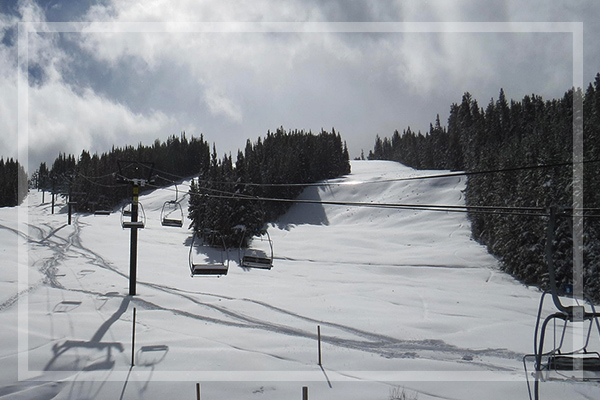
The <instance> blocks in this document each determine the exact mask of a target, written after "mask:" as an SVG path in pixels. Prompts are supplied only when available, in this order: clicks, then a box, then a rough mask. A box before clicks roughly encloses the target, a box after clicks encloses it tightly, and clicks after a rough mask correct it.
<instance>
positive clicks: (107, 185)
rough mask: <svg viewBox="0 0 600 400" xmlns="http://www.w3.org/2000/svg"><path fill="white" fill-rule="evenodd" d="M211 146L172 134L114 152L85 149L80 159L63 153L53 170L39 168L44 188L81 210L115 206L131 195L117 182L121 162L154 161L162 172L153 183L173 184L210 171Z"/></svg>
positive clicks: (53, 165)
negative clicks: (152, 141)
mask: <svg viewBox="0 0 600 400" xmlns="http://www.w3.org/2000/svg"><path fill="white" fill-rule="evenodd" d="M209 154H210V146H209V144H208V143H207V142H206V141H205V140H204V138H203V136H200V138H194V137H192V138H191V139H189V140H188V139H187V138H186V136H185V133H182V134H181V136H180V137H177V136H174V135H173V136H170V137H169V138H168V139H167V141H166V142H162V143H161V141H160V140H158V139H157V140H156V141H155V142H154V143H153V144H152V145H151V146H143V145H142V144H139V145H138V146H137V147H133V146H126V147H124V148H115V147H113V148H112V149H111V151H110V152H107V153H102V154H101V155H97V154H94V155H91V154H90V153H89V152H88V151H86V150H83V151H82V152H81V155H80V156H79V159H76V158H75V157H74V156H72V155H65V154H59V155H58V157H57V158H56V160H55V161H54V163H53V164H52V168H51V169H50V170H48V169H47V167H46V164H45V163H42V164H41V165H40V167H39V169H38V171H36V174H35V175H36V177H38V179H37V184H36V187H37V188H38V189H40V190H44V191H49V192H51V193H54V194H57V195H62V196H64V197H69V195H70V197H71V201H74V202H77V206H76V209H77V211H79V212H92V211H94V210H101V209H102V210H109V209H113V208H114V207H116V206H117V205H119V204H121V203H122V202H123V201H125V200H127V199H130V198H131V188H130V186H129V185H128V184H119V183H117V180H116V176H115V173H116V172H117V171H118V170H119V164H118V162H119V161H141V162H153V163H154V164H155V168H156V170H157V171H160V173H159V174H157V175H159V176H157V177H156V180H155V182H154V183H153V184H152V186H148V187H146V188H145V189H146V190H148V189H152V188H154V187H156V186H165V185H170V184H172V183H173V181H177V180H180V179H181V177H188V176H189V177H191V176H195V175H198V174H199V173H200V174H202V173H204V172H205V171H207V170H208V167H209V166H208V163H209V161H210V159H209V157H208V155H209Z"/></svg>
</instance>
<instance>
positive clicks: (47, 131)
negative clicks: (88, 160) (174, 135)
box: [0, 1, 174, 168]
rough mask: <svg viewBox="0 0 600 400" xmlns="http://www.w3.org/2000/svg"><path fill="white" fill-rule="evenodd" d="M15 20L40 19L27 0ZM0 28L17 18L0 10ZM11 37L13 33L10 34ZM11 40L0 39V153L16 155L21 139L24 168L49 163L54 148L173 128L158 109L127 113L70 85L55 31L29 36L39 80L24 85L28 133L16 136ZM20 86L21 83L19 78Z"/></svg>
mask: <svg viewBox="0 0 600 400" xmlns="http://www.w3.org/2000/svg"><path fill="white" fill-rule="evenodd" d="M19 10H20V13H21V15H22V18H21V19H20V20H21V21H31V22H39V21H43V20H44V15H43V12H42V10H41V9H40V8H39V7H38V6H37V5H36V4H35V3H33V2H31V1H25V2H22V3H21V5H20V9H19ZM0 17H1V19H0V29H2V30H1V31H0V32H1V34H2V35H3V34H4V32H6V31H7V30H9V29H14V28H15V27H16V25H17V23H18V22H19V21H20V20H19V19H18V18H15V17H8V16H6V15H3V14H0ZM15 40H16V38H15ZM16 49H17V47H16V45H12V46H9V45H6V44H0V130H1V131H2V135H0V156H5V157H17V154H18V153H17V143H19V142H21V143H22V144H27V145H28V149H26V151H28V153H29V155H30V156H29V164H30V167H32V168H36V167H37V166H38V165H39V162H41V161H48V162H52V160H53V159H54V158H55V157H56V156H57V153H58V152H59V151H60V152H65V153H72V154H76V155H78V154H79V153H80V152H81V151H82V150H83V149H87V150H91V151H98V152H102V151H108V150H110V147H111V146H112V145H113V144H116V145H123V144H132V143H137V142H139V141H145V140H146V139H147V138H148V135H152V136H153V137H155V138H156V137H162V136H164V135H165V134H166V133H169V132H170V130H172V129H173V127H174V123H173V120H172V119H171V118H170V117H168V116H166V115H165V114H164V113H162V112H160V111H153V110H147V111H145V112H143V113H136V112H133V111H132V110H131V109H130V108H128V107H127V106H125V105H123V104H120V103H118V102H115V101H113V100H111V99H108V98H105V97H103V96H101V95H99V94H97V93H95V92H93V91H92V90H91V89H90V88H85V87H84V88H80V87H79V88H74V87H72V86H71V85H69V84H67V83H66V82H65V79H64V77H65V74H66V73H67V71H68V64H69V62H70V61H72V60H71V59H70V56H67V54H66V53H65V52H64V51H63V50H61V48H60V47H59V46H58V45H57V34H52V33H50V34H49V33H39V34H30V35H29V46H28V63H29V66H30V68H31V67H35V68H37V69H38V75H40V76H41V77H42V79H40V80H38V81H37V82H34V83H33V84H32V85H31V86H29V89H28V120H27V123H28V125H27V126H28V138H27V140H21V141H19V140H18V139H17V132H18V123H19V121H18V120H17V119H18V112H17V111H18V110H17V104H18V91H17V86H18V85H17V83H18V79H19V78H18V74H17V68H18V64H17V61H16V60H17V54H16ZM21 85H23V86H24V87H27V86H28V83H27V82H21Z"/></svg>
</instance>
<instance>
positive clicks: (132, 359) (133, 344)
mask: <svg viewBox="0 0 600 400" xmlns="http://www.w3.org/2000/svg"><path fill="white" fill-rule="evenodd" d="M134 359H135V307H133V327H132V329H131V366H132V367H133V366H134V365H135V362H134V361H135V360H134Z"/></svg>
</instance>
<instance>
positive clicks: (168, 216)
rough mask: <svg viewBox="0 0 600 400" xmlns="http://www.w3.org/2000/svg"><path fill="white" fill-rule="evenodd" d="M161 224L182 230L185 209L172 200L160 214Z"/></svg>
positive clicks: (166, 203) (164, 205)
mask: <svg viewBox="0 0 600 400" xmlns="http://www.w3.org/2000/svg"><path fill="white" fill-rule="evenodd" d="M160 222H161V224H162V226H172V227H176V228H181V227H182V226H183V209H182V208H181V204H179V203H178V202H177V201H176V200H171V201H167V202H165V204H163V207H162V210H161V212H160Z"/></svg>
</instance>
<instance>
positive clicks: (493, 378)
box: [0, 161, 600, 400]
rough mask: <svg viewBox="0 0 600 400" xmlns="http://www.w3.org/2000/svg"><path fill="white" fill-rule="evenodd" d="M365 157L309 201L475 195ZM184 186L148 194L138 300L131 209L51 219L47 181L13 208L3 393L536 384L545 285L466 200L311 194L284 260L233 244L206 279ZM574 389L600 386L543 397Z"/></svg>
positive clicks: (322, 392)
mask: <svg viewBox="0 0 600 400" xmlns="http://www.w3.org/2000/svg"><path fill="white" fill-rule="evenodd" d="M352 171H353V172H352V173H351V174H350V175H348V176H346V177H343V178H340V179H337V180H332V181H329V182H324V183H323V185H321V186H318V187H317V186H313V187H309V188H307V189H306V190H305V191H304V192H303V194H302V195H301V198H302V199H310V200H323V201H336V202H373V203H407V204H443V205H461V204H464V203H463V197H462V192H461V191H462V190H463V189H464V185H465V178H464V177H449V178H440V179H423V180H409V181H406V180H405V181H397V180H396V181H394V179H396V178H402V177H409V176H419V175H430V174H437V173H439V171H415V170H413V169H410V168H407V167H404V166H402V165H400V164H397V163H392V162H375V161H368V162H366V161H354V162H353V163H352ZM182 188H183V189H182ZM179 190H180V193H181V191H182V190H183V191H185V184H183V185H179ZM174 197H175V191H174V189H173V188H165V189H160V190H156V191H154V192H152V193H150V194H147V195H144V196H141V197H140V201H141V202H142V204H143V206H144V209H145V211H146V216H147V225H146V228H145V229H143V230H141V231H140V232H139V246H138V282H137V295H136V296H134V297H130V296H128V295H127V293H128V286H129V280H128V276H129V231H128V230H123V229H122V228H121V226H120V215H119V212H117V211H115V212H114V213H112V214H111V215H109V216H94V215H76V216H75V217H74V219H73V224H72V225H67V224H66V222H67V215H66V213H65V212H66V208H65V206H64V204H59V205H58V206H57V212H56V213H55V214H54V215H52V214H51V212H50V204H49V196H48V195H46V202H45V203H43V204H42V202H41V193H38V192H36V191H32V192H31V193H30V195H29V196H28V198H27V201H26V203H25V204H24V205H23V206H21V207H18V208H12V209H0V240H1V242H2V243H3V245H2V249H1V255H2V257H3V263H2V264H3V268H2V269H1V270H0V289H1V290H0V323H1V324H2V326H3V328H2V330H1V331H0V332H1V333H0V339H1V340H0V366H1V367H2V372H3V374H1V375H0V376H1V377H0V399H2V400H4V399H33V398H36V399H37V398H39V399H50V398H53V399H142V398H143V399H164V398H178V399H195V398H196V391H195V390H196V389H195V384H196V383H197V382H199V383H201V391H202V399H208V400H211V399H261V400H262V399H294V398H297V399H300V398H301V393H302V392H301V388H302V386H308V387H309V390H310V392H309V393H310V399H345V400H349V399H365V400H366V399H369V400H377V399H382V400H387V399H389V398H390V394H391V393H392V392H393V391H394V390H398V389H397V388H404V389H405V390H406V392H407V393H408V394H409V395H412V396H416V398H418V399H420V400H424V399H489V400H500V399H526V398H527V385H526V383H525V374H524V372H523V366H522V362H521V358H522V356H523V355H524V354H526V353H530V352H531V351H532V347H533V343H532V342H533V329H534V324H535V317H536V313H537V307H538V302H539V298H540V293H539V292H538V291H537V290H536V289H534V288H528V287H525V286H523V285H522V284H520V283H518V282H516V281H515V280H514V279H512V278H511V277H509V276H507V275H506V274H504V273H502V272H500V271H499V270H498V268H497V262H496V260H495V259H494V258H493V257H492V256H490V255H489V254H488V253H487V252H486V249H485V248H484V247H482V246H480V245H479V244H477V243H476V242H474V241H472V240H471V239H470V228H469V222H468V220H467V218H466V215H465V214H463V213H451V212H440V211H417V210H397V209H382V208H365V207H352V206H347V205H344V206H343V205H323V204H296V205H294V206H293V207H292V208H291V210H290V211H289V212H288V213H287V214H286V215H284V216H283V217H282V218H281V219H280V220H279V221H277V222H276V223H275V224H273V225H270V226H269V233H270V235H271V238H272V239H273V244H274V254H275V261H274V267H273V269H272V270H258V269H252V270H251V269H242V268H241V267H239V265H238V251H237V249H231V251H230V260H231V261H230V269H229V274H228V275H227V276H224V277H221V278H198V277H196V278H191V277H190V274H189V268H188V246H189V243H190V240H191V232H190V230H188V229H187V227H188V225H189V221H188V220H186V221H185V222H184V227H183V228H173V227H163V226H161V224H160V211H161V208H162V206H163V204H164V203H165V202H166V201H168V200H172V199H173V198H174ZM179 197H180V199H181V201H182V206H183V209H184V210H186V211H187V195H186V196H183V197H182V196H181V195H180V196H179ZM17 265H18V266H19V267H17ZM134 307H135V309H136V324H135V327H136V330H135V346H134V349H133V359H134V363H135V366H133V367H131V360H132V322H133V309H134ZM547 311H548V312H552V311H553V309H552V308H551V304H550V302H548V310H547ZM317 326H320V328H321V335H322V360H323V362H322V366H319V365H318V364H317V362H318V346H317ZM564 398H570V399H592V398H600V388H599V387H598V386H597V385H595V384H590V383H586V384H575V383H570V382H549V383H544V384H543V385H542V399H564Z"/></svg>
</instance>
